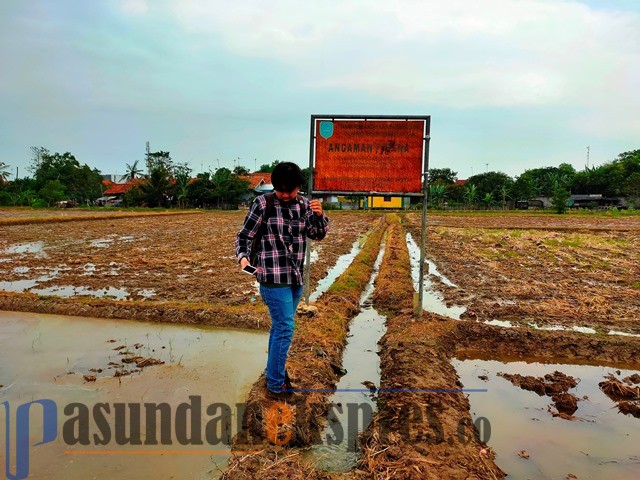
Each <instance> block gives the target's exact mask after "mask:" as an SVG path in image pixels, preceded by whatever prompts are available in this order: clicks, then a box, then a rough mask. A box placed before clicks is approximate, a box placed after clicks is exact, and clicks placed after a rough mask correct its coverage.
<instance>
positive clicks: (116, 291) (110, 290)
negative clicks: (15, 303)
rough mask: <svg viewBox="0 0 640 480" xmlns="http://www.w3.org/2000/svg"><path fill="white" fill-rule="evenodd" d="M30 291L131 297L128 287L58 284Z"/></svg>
mask: <svg viewBox="0 0 640 480" xmlns="http://www.w3.org/2000/svg"><path fill="white" fill-rule="evenodd" d="M29 292H30V293H35V294H36V295H51V296H54V297H63V298H69V297H74V296H79V295H88V296H91V297H96V298H104V297H112V298H115V299H116V300H124V299H125V298H128V297H129V292H128V291H127V289H126V288H115V287H106V288H98V289H92V288H89V287H74V286H72V285H56V286H53V287H46V288H31V289H29Z"/></svg>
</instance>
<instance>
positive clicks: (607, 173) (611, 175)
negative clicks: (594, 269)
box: [428, 149, 640, 212]
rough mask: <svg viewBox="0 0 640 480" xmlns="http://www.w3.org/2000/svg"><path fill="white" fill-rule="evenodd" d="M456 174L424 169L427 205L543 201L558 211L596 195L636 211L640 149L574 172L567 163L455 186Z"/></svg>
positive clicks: (481, 205) (490, 205)
mask: <svg viewBox="0 0 640 480" xmlns="http://www.w3.org/2000/svg"><path fill="white" fill-rule="evenodd" d="M457 180H458V179H457V172H454V171H453V170H451V169H449V168H434V169H431V170H429V176H428V182H429V192H428V198H429V204H430V206H431V207H435V208H443V207H445V206H447V207H451V206H452V207H456V206H460V207H465V208H487V209H488V208H493V207H502V208H507V206H509V205H513V204H514V203H515V202H517V201H528V200H532V199H534V198H536V197H547V198H549V199H550V201H551V203H552V205H553V206H554V208H555V209H556V210H557V211H559V212H563V211H564V210H565V209H566V207H567V200H568V199H569V197H570V195H592V194H600V195H602V196H603V197H625V198H627V199H628V201H629V204H630V205H631V206H633V207H635V208H638V207H640V149H639V150H633V151H629V152H624V153H621V154H619V155H618V156H617V157H616V158H615V159H614V160H612V161H610V162H607V163H605V164H603V165H600V166H597V167H587V168H585V169H584V170H581V171H576V169H575V168H574V167H573V166H572V165H569V164H567V163H562V164H560V165H559V166H557V167H544V168H534V169H530V170H526V171H525V172H524V173H522V174H521V175H520V176H518V177H515V178H512V177H510V176H509V175H507V174H506V173H503V172H486V173H481V174H478V175H473V176H472V177H469V178H468V179H467V180H466V182H464V183H462V182H457Z"/></svg>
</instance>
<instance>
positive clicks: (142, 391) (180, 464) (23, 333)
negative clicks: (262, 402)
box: [0, 312, 267, 480]
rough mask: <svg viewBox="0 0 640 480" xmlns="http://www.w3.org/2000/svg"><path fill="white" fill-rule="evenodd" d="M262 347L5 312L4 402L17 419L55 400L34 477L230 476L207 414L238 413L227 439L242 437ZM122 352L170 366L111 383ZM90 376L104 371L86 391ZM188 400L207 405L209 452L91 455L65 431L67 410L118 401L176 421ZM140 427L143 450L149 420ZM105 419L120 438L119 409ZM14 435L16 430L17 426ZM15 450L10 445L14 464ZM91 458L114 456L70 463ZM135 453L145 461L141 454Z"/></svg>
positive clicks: (0, 440) (190, 332)
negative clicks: (240, 406) (161, 409)
mask: <svg viewBox="0 0 640 480" xmlns="http://www.w3.org/2000/svg"><path fill="white" fill-rule="evenodd" d="M109 340H116V342H109ZM266 342H267V337H266V334H264V333H261V332H250V331H242V330H231V329H217V328H212V327H204V326H199V327H196V326H186V325H173V324H158V323H147V322H137V321H136V322H134V321H126V320H105V319H93V318H81V317H65V316H59V315H37V314H26V313H13V312H0V365H1V367H0V385H1V386H2V387H0V399H1V400H2V401H3V402H4V401H8V402H9V404H10V406H11V411H12V413H13V415H14V416H15V409H16V408H17V406H18V405H20V404H23V403H26V402H30V401H32V400H37V399H51V400H53V401H55V402H56V405H57V410H58V436H57V438H56V440H54V441H53V442H51V443H47V444H44V445H41V446H37V447H32V448H31V450H30V456H31V458H30V463H31V475H30V476H29V478H30V479H36V480H37V479H68V478H94V479H112V478H136V479H140V480H146V479H148V480H156V479H158V478H193V479H205V478H217V477H218V476H219V475H220V470H219V469H224V468H225V467H226V462H227V458H228V452H229V448H228V447H227V446H226V445H224V444H214V445H212V444H210V443H208V442H207V440H206V437H205V431H206V428H205V427H207V425H208V422H210V421H211V419H212V417H214V416H215V414H211V413H209V412H207V407H208V406H209V405H211V404H213V403H222V404H225V405H228V406H230V407H232V409H231V410H230V412H231V428H232V432H231V433H232V434H234V433H235V432H236V431H237V429H236V427H235V425H236V424H237V420H238V417H241V415H240V416H238V415H237V412H236V408H235V405H236V403H240V402H243V401H244V398H245V395H246V393H247V392H248V391H249V388H250V387H251V385H252V384H253V382H254V381H255V378H256V377H257V376H258V375H259V374H260V372H261V371H262V370H263V369H264V365H265V361H266V354H265V353H264V348H265V345H266ZM136 344H137V345H138V346H137V348H136ZM120 345H125V347H126V349H130V350H131V351H133V352H135V354H136V355H137V354H141V355H142V356H145V357H147V356H148V357H153V358H157V359H160V360H163V361H164V362H165V364H164V365H156V366H151V367H145V368H143V369H142V372H137V373H135V374H133V375H128V376H125V377H120V378H115V377H113V375H114V373H113V372H114V369H109V368H108V367H109V365H108V363H109V362H115V363H118V362H121V361H122V358H124V356H123V355H119V353H118V352H119V351H117V350H114V348H115V346H120ZM238 359H242V361H240V362H239V361H237V360H238ZM134 367H135V365H134ZM90 368H102V369H103V371H102V372H101V373H94V375H96V376H97V377H98V378H97V380H96V381H95V382H91V383H85V382H84V381H83V378H82V377H83V375H85V374H87V373H89V369H90ZM69 372H75V373H74V374H69ZM190 396H200V397H201V403H202V410H201V411H202V418H201V427H202V436H203V440H204V444H203V445H184V446H183V445H181V444H180V443H179V442H177V441H175V438H173V439H172V440H173V441H172V444H171V445H162V444H158V445H155V446H154V445H141V446H136V445H130V444H128V445H121V446H120V445H118V444H116V443H115V441H112V442H110V443H109V444H107V445H96V444H95V443H94V442H93V440H91V443H90V444H89V445H87V446H83V445H81V444H76V445H73V446H70V445H68V444H67V442H65V437H64V436H63V433H62V431H63V425H64V423H65V422H66V421H67V420H69V418H70V417H72V416H75V414H73V415H68V414H65V413H64V407H65V406H67V405H69V404H70V403H74V402H78V403H82V404H85V405H87V406H88V407H89V412H91V411H92V408H93V406H94V405H96V404H97V403H108V404H110V405H111V407H112V409H113V408H114V407H113V405H114V403H117V402H120V403H130V402H133V403H136V404H139V403H143V402H144V403H146V402H150V403H155V404H160V403H167V404H168V405H169V406H170V407H171V415H172V417H171V418H172V419H175V418H176V417H177V409H178V406H179V405H181V404H185V403H186V404H191V405H193V401H192V400H191V399H190ZM143 408H144V407H143ZM36 410H37V412H36ZM33 411H34V413H33V414H32V415H31V429H32V431H33V432H37V431H41V429H42V420H41V414H40V410H38V409H33ZM89 415H91V413H90V414H89ZM218 416H219V415H218ZM4 417H5V409H4V408H0V424H4V422H5V418H4ZM90 418H93V417H90ZM129 418H130V417H129ZM141 419H142V423H143V425H142V428H141V432H142V435H143V441H144V433H145V432H146V428H145V426H144V422H145V416H144V412H143V414H142V415H141ZM107 420H108V422H109V428H110V429H111V433H112V434H114V432H115V425H114V421H115V420H114V412H113V410H112V412H111V415H110V416H109V415H107ZM196 424H197V423H192V424H191V425H196ZM90 428H91V430H90V433H91V434H100V432H101V430H98V428H97V427H96V424H95V423H90ZM12 429H13V430H12V431H15V426H12ZM171 430H172V432H173V430H174V429H173V428H172V429H171ZM190 432H191V430H190ZM174 434H175V432H173V433H172V435H174ZM100 436H101V435H100ZM174 436H175V435H174ZM90 438H91V439H92V438H94V437H93V435H90ZM112 440H113V437H112ZM5 442H6V439H5V435H2V436H0V451H1V452H2V453H3V455H4V452H5V447H6V444H5ZM14 448H15V447H14V446H13V444H12V456H14V454H13V452H15V450H14ZM87 451H88V452H89V453H100V452H102V453H104V452H105V451H114V452H116V453H114V454H109V455H105V454H103V455H92V454H82V455H80V454H73V453H74V452H87ZM139 451H142V452H143V453H141V454H136V452H139ZM65 452H71V453H67V454H65ZM145 452H146V454H144V453H145ZM162 452H165V453H163V454H159V453H162ZM125 453H126V454H125ZM154 453H156V454H154ZM12 465H14V466H15V461H14V460H12ZM218 468H219V469H218Z"/></svg>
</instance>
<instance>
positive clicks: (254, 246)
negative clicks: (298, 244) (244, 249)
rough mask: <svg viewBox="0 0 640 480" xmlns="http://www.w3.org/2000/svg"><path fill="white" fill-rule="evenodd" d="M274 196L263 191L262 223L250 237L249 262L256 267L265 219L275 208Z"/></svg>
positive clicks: (269, 216) (265, 225)
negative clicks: (264, 202) (264, 203)
mask: <svg viewBox="0 0 640 480" xmlns="http://www.w3.org/2000/svg"><path fill="white" fill-rule="evenodd" d="M274 198H275V194H274V193H265V194H264V199H265V201H266V202H267V203H266V205H265V207H264V211H263V212H262V224H261V225H260V228H259V229H258V231H257V232H256V234H255V235H254V236H253V238H252V239H251V249H250V255H249V263H250V264H251V265H252V266H254V267H256V266H257V263H258V255H259V254H260V248H261V246H262V245H261V243H262V237H263V236H264V234H265V233H266V232H267V220H269V218H271V216H272V215H273V212H274V210H275V206H274V203H275V202H274Z"/></svg>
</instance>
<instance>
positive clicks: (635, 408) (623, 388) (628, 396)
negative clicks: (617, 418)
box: [599, 373, 640, 418]
mask: <svg viewBox="0 0 640 480" xmlns="http://www.w3.org/2000/svg"><path fill="white" fill-rule="evenodd" d="M638 383H640V375H638V374H637V373H635V374H633V375H630V376H628V377H626V378H623V379H622V380H620V379H618V378H616V377H614V376H613V375H609V376H607V377H606V379H605V380H604V381H602V382H600V384H599V386H600V390H602V391H603V392H604V393H605V395H606V396H607V397H609V398H610V399H611V400H613V401H614V402H615V403H616V406H617V407H618V411H619V412H620V413H624V414H625V415H632V416H634V417H636V418H640V386H638V385H637V384H638Z"/></svg>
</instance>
